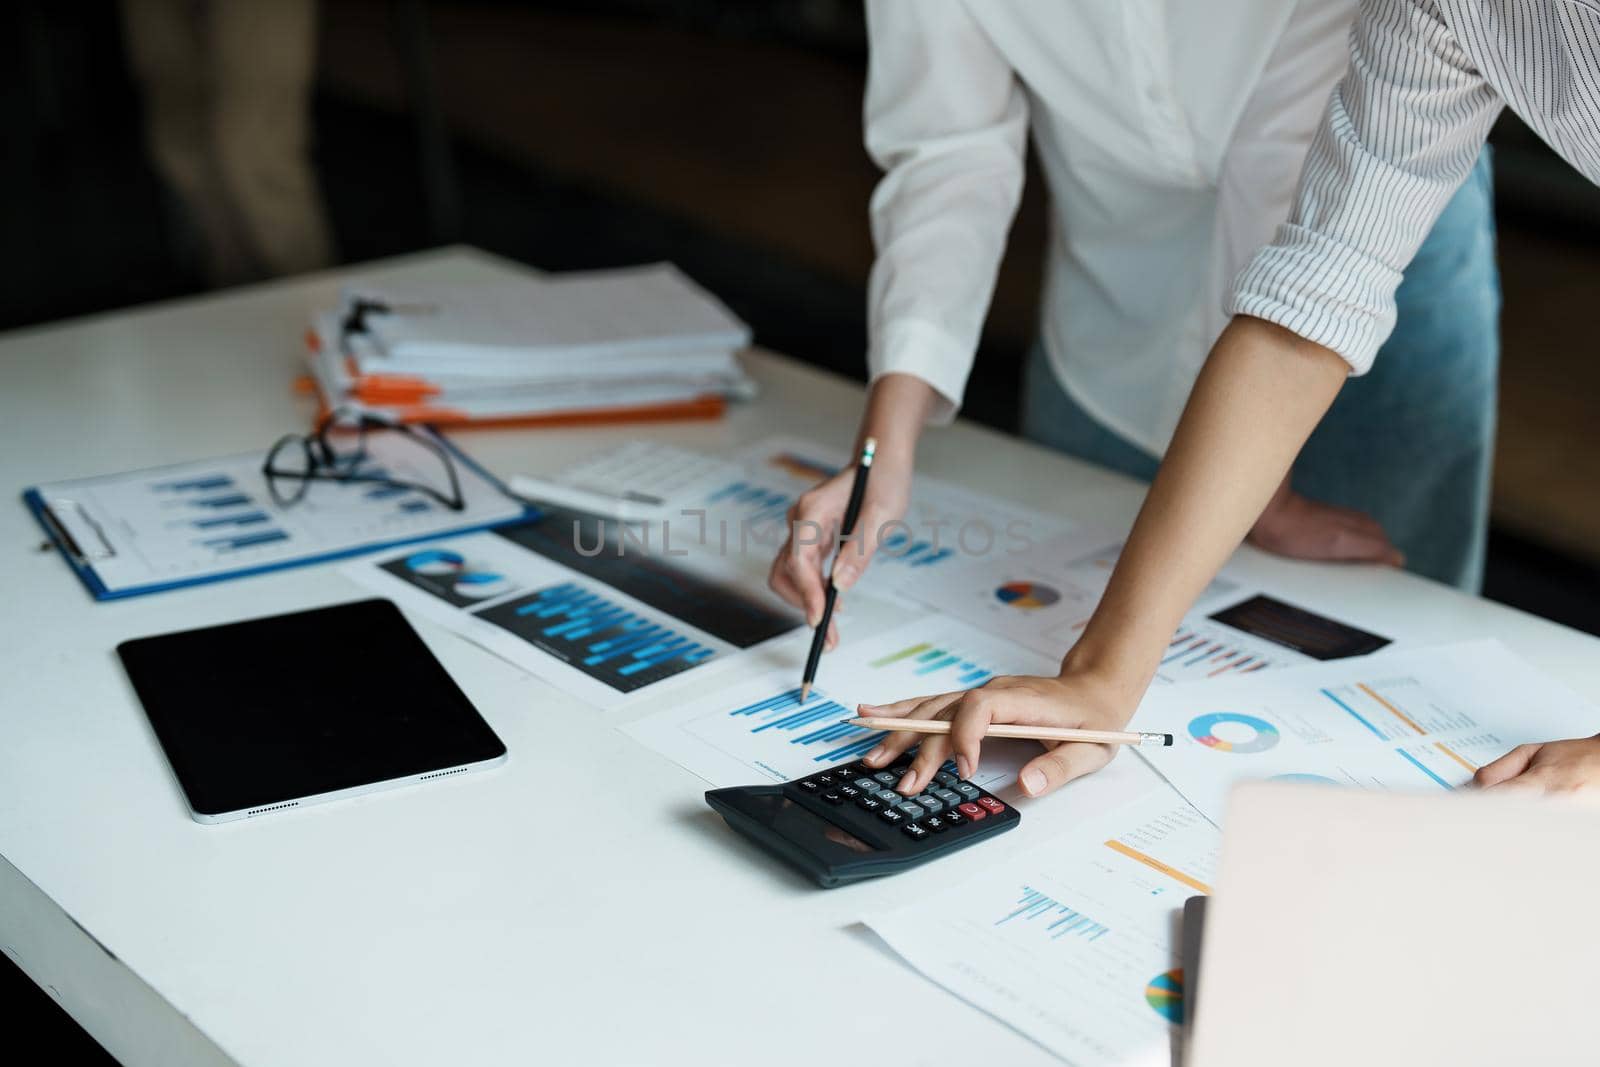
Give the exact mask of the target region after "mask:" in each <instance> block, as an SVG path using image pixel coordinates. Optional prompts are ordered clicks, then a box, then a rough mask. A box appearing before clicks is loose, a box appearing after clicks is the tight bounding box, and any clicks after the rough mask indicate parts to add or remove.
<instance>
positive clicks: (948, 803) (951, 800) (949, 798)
mask: <svg viewBox="0 0 1600 1067" xmlns="http://www.w3.org/2000/svg"><path fill="white" fill-rule="evenodd" d="M928 792H929V793H931V794H932V795H934V796H936V797H938V798H939V799H940V800H941V801H943V802H944V805H945V807H947V808H953V807H955V806H956V805H957V804H959V803H961V794H960V793H957V792H956V791H955V790H954V789H930V790H928Z"/></svg>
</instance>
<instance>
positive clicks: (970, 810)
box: [956, 803, 989, 822]
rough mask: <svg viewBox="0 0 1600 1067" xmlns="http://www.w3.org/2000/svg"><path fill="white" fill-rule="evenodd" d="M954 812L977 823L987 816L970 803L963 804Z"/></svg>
mask: <svg viewBox="0 0 1600 1067" xmlns="http://www.w3.org/2000/svg"><path fill="white" fill-rule="evenodd" d="M956 810H957V811H959V812H960V813H961V814H963V815H965V816H966V817H967V818H969V819H971V820H972V821H973V822H977V821H978V820H979V819H982V818H984V817H985V816H987V815H988V814H989V813H988V812H986V811H984V810H983V809H982V808H980V807H978V805H976V804H972V803H967V804H963V805H961V806H960V807H959V808H957V809H956Z"/></svg>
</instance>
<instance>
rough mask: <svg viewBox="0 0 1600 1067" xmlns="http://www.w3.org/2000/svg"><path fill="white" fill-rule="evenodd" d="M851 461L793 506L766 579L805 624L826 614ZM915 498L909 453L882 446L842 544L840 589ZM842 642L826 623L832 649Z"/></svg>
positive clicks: (836, 574)
mask: <svg viewBox="0 0 1600 1067" xmlns="http://www.w3.org/2000/svg"><path fill="white" fill-rule="evenodd" d="M855 472H856V468H855V467H854V466H853V465H852V466H851V467H849V468H847V469H846V470H842V471H840V472H839V473H838V474H835V475H834V476H833V477H832V478H829V479H828V480H827V481H825V482H821V483H819V484H818V485H816V486H815V487H814V488H812V489H810V490H808V491H807V492H806V493H804V494H803V495H802V496H801V497H800V499H799V500H798V501H796V502H795V505H794V507H792V508H790V509H789V536H788V538H787V539H785V541H784V543H783V548H782V549H780V550H779V551H778V556H777V558H776V559H774V560H773V561H772V571H771V573H770V574H769V575H768V577H767V584H768V585H770V586H771V587H772V590H773V592H775V593H777V594H778V595H779V596H781V597H783V599H785V600H787V601H788V602H789V603H791V604H793V605H794V606H795V607H797V608H799V609H800V610H802V611H804V612H805V614H806V625H807V626H811V627H815V626H816V625H817V621H818V620H819V619H821V618H822V606H823V602H824V600H825V598H826V596H827V590H828V576H827V575H826V574H825V573H824V571H823V567H824V565H825V564H826V563H827V559H828V555H829V554H830V553H831V552H832V550H833V546H834V544H835V542H836V539H837V537H838V536H839V532H840V530H841V529H842V527H843V525H844V512H845V507H846V505H847V504H848V503H849V501H850V488H851V484H852V483H853V482H854V480H855ZM910 499H911V458H910V457H909V456H903V455H900V456H896V455H886V454H884V452H883V450H882V448H881V447H880V449H879V452H878V454H877V456H876V457H875V458H874V459H873V463H872V474H871V476H870V477H869V478H868V479H867V490H866V493H865V494H864V495H863V496H862V498H861V513H860V515H859V516H858V517H857V518H856V525H855V530H854V531H853V533H852V536H851V539H850V540H849V541H847V542H844V543H842V544H840V545H839V554H838V558H837V559H836V560H835V561H834V564H833V584H834V585H836V586H838V588H839V591H840V592H841V593H842V592H844V591H845V590H846V589H849V588H850V587H851V586H852V585H854V584H855V583H856V582H857V581H858V580H859V579H860V577H861V574H862V572H863V571H865V570H866V569H867V564H869V563H871V562H872V555H873V553H874V552H875V551H876V550H877V548H878V541H879V534H880V532H881V531H882V530H883V528H884V525H885V524H887V523H889V522H892V521H894V520H896V519H898V518H900V517H901V516H903V515H904V514H905V513H906V505H907V504H908V503H909V502H910ZM838 643H839V628H838V625H837V624H836V623H835V622H833V621H830V622H829V623H828V643H827V647H828V648H829V649H831V648H833V646H834V645H836V644H838Z"/></svg>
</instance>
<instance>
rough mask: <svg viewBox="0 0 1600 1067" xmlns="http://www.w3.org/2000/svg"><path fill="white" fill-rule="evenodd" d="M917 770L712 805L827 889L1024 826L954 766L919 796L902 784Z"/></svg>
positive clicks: (866, 773)
mask: <svg viewBox="0 0 1600 1067" xmlns="http://www.w3.org/2000/svg"><path fill="white" fill-rule="evenodd" d="M908 766H909V764H908V763H907V762H906V761H902V762H901V763H899V764H898V765H896V766H894V767H890V768H887V769H883V770H879V769H876V768H873V767H868V766H867V765H866V764H864V763H851V764H847V765H845V766H842V767H834V768H831V769H829V770H826V771H821V772H819V773H817V774H813V775H808V776H807V777H805V778H796V779H795V780H794V781H792V782H785V783H783V784H782V785H748V786H739V787H738V788H733V789H712V790H709V791H707V793H706V803H707V804H710V805H711V807H712V808H713V809H715V810H716V812H717V813H718V814H719V815H721V816H722V817H723V818H724V819H726V820H727V823H728V825H729V826H731V827H733V828H734V829H735V830H737V831H739V832H740V833H742V834H744V835H745V836H746V837H748V838H750V839H751V840H753V841H755V842H756V843H757V844H759V845H761V846H762V847H763V848H765V849H766V850H767V851H769V852H771V853H773V854H774V855H776V856H778V857H779V858H780V859H782V860H784V861H785V862H787V863H790V864H792V865H794V866H795V867H798V868H799V869H800V870H802V871H804V872H805V873H806V874H807V875H809V876H810V877H811V878H812V879H813V880H815V881H816V883H817V884H818V885H820V886H822V887H823V888H824V889H832V888H833V887H834V886H840V885H845V884H847V883H849V882H859V881H861V880H862V879H864V878H877V877H879V876H881V875H885V874H894V873H895V872H897V871H904V870H908V869H909V868H912V867H915V866H917V865H918V864H922V863H927V862H928V861H929V860H934V859H938V858H939V857H940V856H946V855H949V854H950V853H952V852H955V851H956V850H957V849H962V848H966V847H967V846H968V845H971V844H975V843H977V842H979V841H982V840H984V839H985V838H989V837H993V836H994V835H995V834H1000V833H1004V832H1005V831H1007V830H1010V829H1012V828H1014V827H1015V826H1016V825H1017V823H1019V822H1021V821H1022V816H1021V815H1019V814H1018V813H1017V810H1016V809H1015V808H1013V807H1012V806H1011V805H1009V804H1007V803H1005V802H1004V801H1002V800H1001V799H1000V798H998V797H996V796H994V795H992V794H990V793H988V792H986V791H984V790H983V789H980V788H979V787H977V786H975V785H973V784H972V783H971V782H964V781H962V780H961V779H960V778H958V777H957V776H956V771H955V764H954V763H946V764H945V765H944V766H943V767H942V768H940V770H939V772H938V773H937V774H935V775H934V776H933V781H931V782H930V783H929V784H928V788H927V789H926V790H924V791H923V792H922V793H921V794H919V795H917V796H914V797H906V796H901V795H900V794H899V793H896V792H895V791H894V787H895V784H896V783H897V782H899V781H900V779H901V778H903V777H904V776H905V773H906V770H907V769H908Z"/></svg>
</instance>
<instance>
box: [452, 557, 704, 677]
mask: <svg viewBox="0 0 1600 1067" xmlns="http://www.w3.org/2000/svg"><path fill="white" fill-rule="evenodd" d="M479 618H482V619H486V620H487V621H489V622H492V623H494V624H495V625H496V626H499V627H500V628H502V629H504V630H507V631H509V632H510V633H513V634H515V635H517V636H518V637H520V638H522V639H523V640H524V641H527V642H528V643H529V644H532V645H534V646H535V647H537V648H539V649H541V650H543V651H545V652H548V653H550V654H551V655H553V656H555V657H557V658H558V659H560V660H561V661H562V662H564V663H566V664H567V665H568V666H571V667H575V668H577V669H578V670H580V671H582V672H583V673H585V674H587V675H588V676H589V677H591V678H594V679H596V680H597V681H600V682H603V683H605V684H606V685H608V686H610V687H611V688H613V689H615V690H617V691H619V692H623V693H629V692H632V691H633V690H635V689H638V688H640V687H641V686H646V685H649V684H650V683H651V682H656V681H660V680H661V679H663V678H669V677H671V676H672V675H674V674H679V673H681V672H683V671H686V670H688V669H690V668H691V667H694V666H695V665H697V664H700V663H704V662H705V661H706V660H708V659H710V658H711V657H712V656H714V655H715V654H716V650H715V649H713V648H710V647H708V646H707V645H704V644H701V643H700V642H699V641H698V640H696V639H695V638H693V637H690V636H688V635H686V634H682V633H679V632H677V631H675V630H673V629H672V628H670V627H668V626H665V625H662V624H661V623H658V622H655V621H654V620H652V619H650V618H647V617H645V616H643V615H640V614H638V613H637V612H635V611H634V610H633V609H632V608H630V607H628V606H626V605H624V604H622V603H620V602H618V601H615V600H612V599H611V598H610V596H609V595H608V594H601V593H597V592H593V591H591V590H590V589H588V588H586V587H584V586H582V585H579V584H578V583H577V582H564V583H562V584H560V585H555V586H551V587H549V588H547V589H541V590H539V591H538V592H536V593H532V594H530V595H528V596H522V597H515V598H513V599H511V600H508V601H506V602H505V603H503V604H498V605H495V606H494V607H491V608H488V609H486V610H484V611H482V612H480V613H479Z"/></svg>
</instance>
